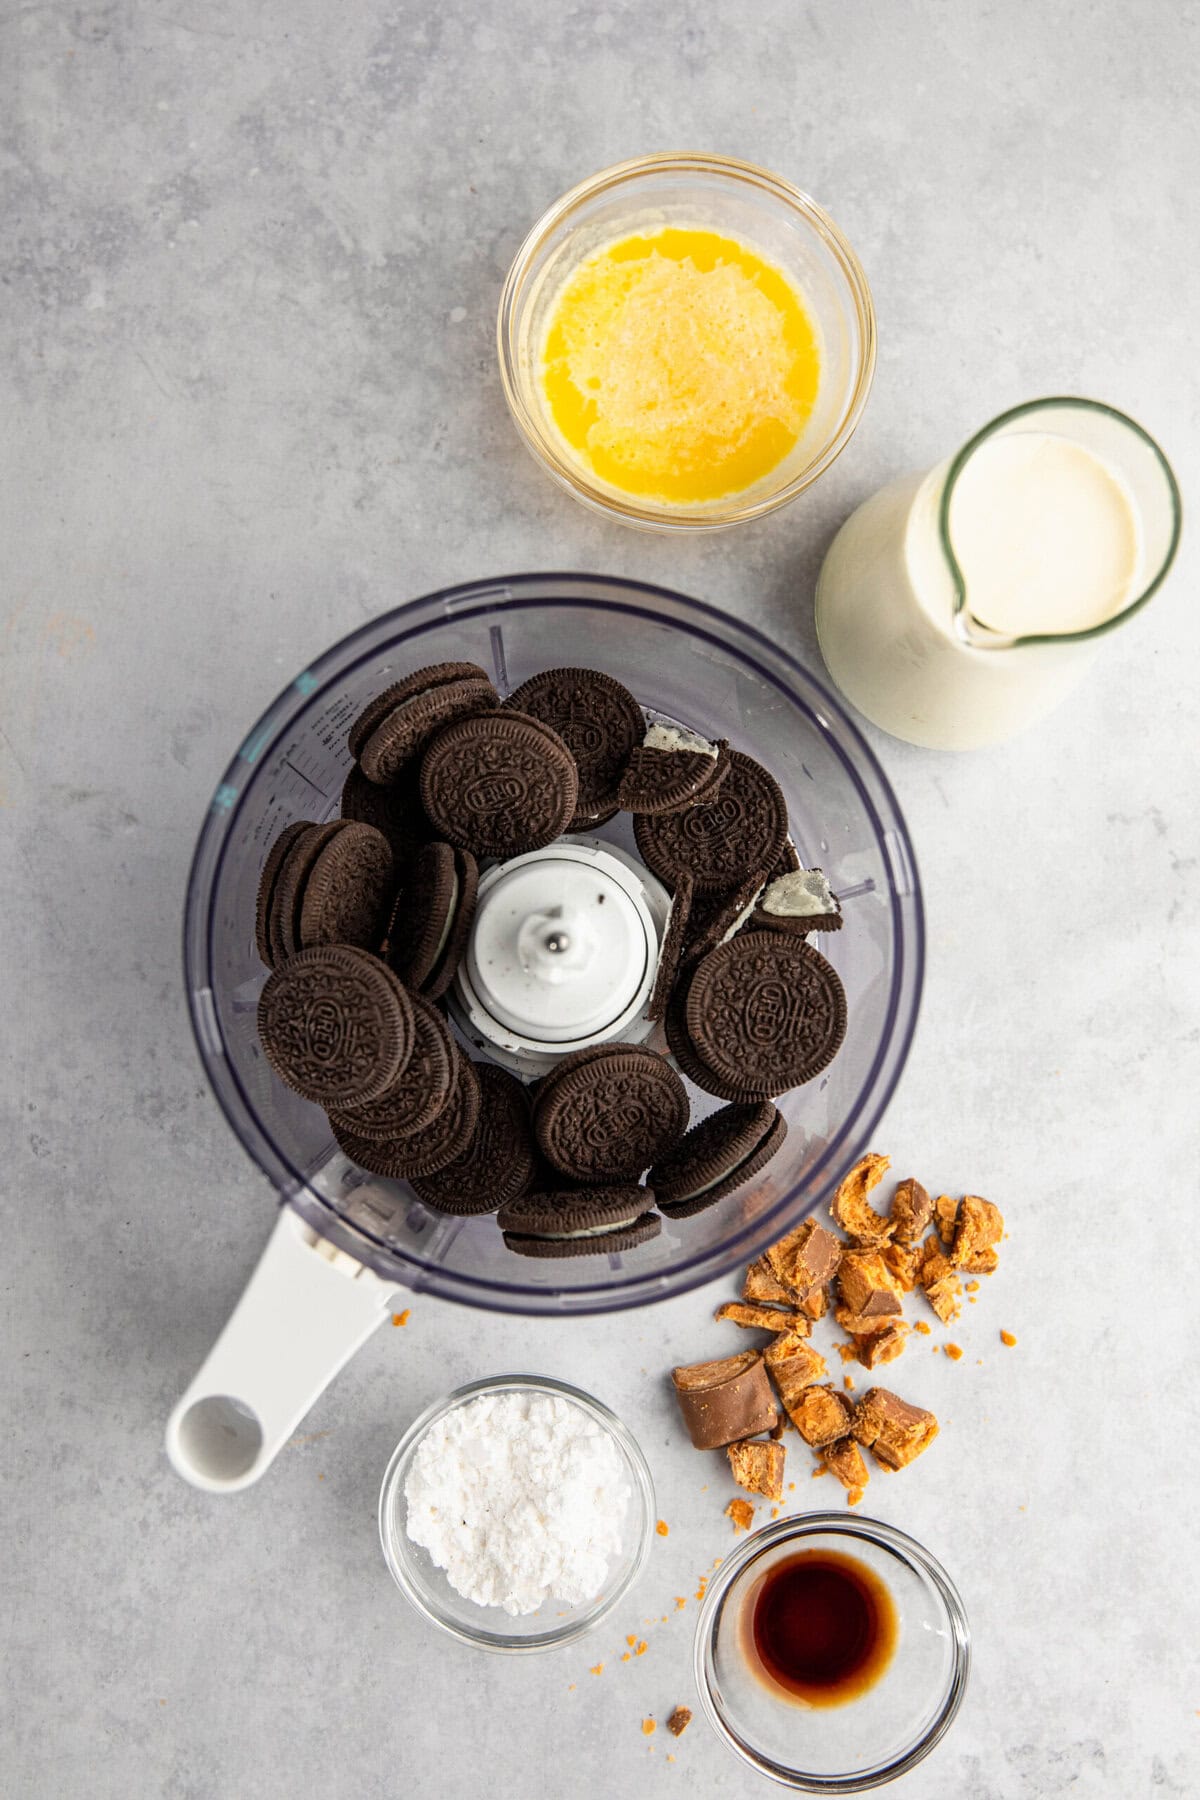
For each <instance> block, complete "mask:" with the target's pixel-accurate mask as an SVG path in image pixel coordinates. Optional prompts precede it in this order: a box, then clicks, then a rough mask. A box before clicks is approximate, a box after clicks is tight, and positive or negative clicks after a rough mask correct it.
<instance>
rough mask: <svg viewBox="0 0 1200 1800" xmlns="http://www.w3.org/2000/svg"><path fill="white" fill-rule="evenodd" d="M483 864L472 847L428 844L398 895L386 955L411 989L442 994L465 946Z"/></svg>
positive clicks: (433, 995)
mask: <svg viewBox="0 0 1200 1800" xmlns="http://www.w3.org/2000/svg"><path fill="white" fill-rule="evenodd" d="M478 888H479V866H478V864H477V863H476V861H475V858H474V857H473V856H472V855H471V852H470V851H469V850H456V849H455V848H454V847H453V845H452V844H444V843H442V842H440V841H439V842H437V843H433V844H425V845H424V846H423V847H422V848H421V849H420V850H419V851H418V852H417V855H416V857H415V858H414V859H413V862H412V864H411V865H410V867H409V869H408V871H407V872H406V874H405V876H404V879H403V881H402V883H401V886H400V891H399V893H398V894H397V895H396V903H395V906H394V907H393V909H392V917H391V922H390V924H389V925H388V931H387V960H388V963H389V965H390V967H391V968H393V969H394V970H395V971H396V974H397V975H399V977H400V979H401V980H402V981H403V982H404V983H405V985H406V986H407V987H409V988H414V989H417V990H419V991H420V992H421V993H423V994H425V995H427V996H428V998H429V999H431V1000H436V999H437V998H438V996H439V995H441V994H444V993H445V991H446V989H447V988H448V987H449V986H450V983H451V982H452V981H453V979H454V973H455V970H456V969H457V968H458V965H459V961H460V960H461V958H462V953H463V950H464V949H465V948H466V942H467V936H468V934H469V932H470V929H471V921H472V919H473V918H474V916H475V896H476V893H477V892H478Z"/></svg>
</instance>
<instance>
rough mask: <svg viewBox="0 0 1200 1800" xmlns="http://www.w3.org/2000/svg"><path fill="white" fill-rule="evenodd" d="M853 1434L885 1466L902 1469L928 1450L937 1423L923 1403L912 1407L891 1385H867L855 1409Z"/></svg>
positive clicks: (935, 1431)
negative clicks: (871, 1386) (873, 1386)
mask: <svg viewBox="0 0 1200 1800" xmlns="http://www.w3.org/2000/svg"><path fill="white" fill-rule="evenodd" d="M850 1429H851V1433H852V1435H853V1436H854V1437H856V1438H857V1439H858V1441H859V1443H860V1444H865V1445H866V1447H867V1448H868V1449H869V1450H870V1452H871V1454H872V1456H873V1457H874V1458H875V1461H876V1462H877V1463H878V1464H879V1465H880V1467H881V1468H884V1469H903V1468H905V1467H906V1466H907V1465H908V1464H909V1463H910V1462H912V1461H913V1460H914V1458H916V1457H918V1456H920V1454H921V1452H922V1450H927V1449H928V1448H929V1445H930V1444H932V1442H933V1440H934V1438H935V1437H936V1436H937V1433H938V1422H937V1420H936V1418H935V1417H934V1415H933V1414H932V1413H931V1412H926V1410H925V1408H924V1407H923V1406H910V1405H909V1403H908V1401H907V1400H901V1398H900V1396H899V1394H893V1393H892V1391H891V1389H890V1388H868V1390H867V1392H866V1393H865V1394H864V1395H863V1397H862V1399H861V1400H860V1401H859V1403H858V1405H857V1406H856V1407H855V1409H854V1420H853V1423H852V1425H851V1427H850Z"/></svg>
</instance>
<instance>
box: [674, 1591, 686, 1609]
mask: <svg viewBox="0 0 1200 1800" xmlns="http://www.w3.org/2000/svg"><path fill="white" fill-rule="evenodd" d="M686 1605H687V1595H686V1594H676V1596H675V1606H676V1610H677V1611H678V1612H682V1611H683V1609H684V1607H685V1606H686Z"/></svg>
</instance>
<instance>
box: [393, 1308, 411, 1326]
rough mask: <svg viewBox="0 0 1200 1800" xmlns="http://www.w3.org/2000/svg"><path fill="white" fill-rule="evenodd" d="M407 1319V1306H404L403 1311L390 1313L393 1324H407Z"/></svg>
mask: <svg viewBox="0 0 1200 1800" xmlns="http://www.w3.org/2000/svg"><path fill="white" fill-rule="evenodd" d="M408 1320H409V1309H408V1307H407V1306H406V1307H405V1309H404V1311H403V1312H398V1313H393V1314H392V1324H393V1325H407V1324H408Z"/></svg>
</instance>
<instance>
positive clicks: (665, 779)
mask: <svg viewBox="0 0 1200 1800" xmlns="http://www.w3.org/2000/svg"><path fill="white" fill-rule="evenodd" d="M728 773H729V746H728V744H727V743H726V742H725V741H724V739H723V738H722V739H718V741H717V742H716V743H709V741H708V739H707V738H702V737H700V736H699V735H698V734H697V733H696V732H694V731H687V730H685V729H684V727H683V726H681V725H651V727H650V729H649V730H648V731H647V732H646V734H645V736H644V738H643V739H642V741H641V743H640V744H638V745H636V746H635V748H634V749H633V750H632V751H631V752H630V755H629V761H628V762H627V763H626V765H625V770H624V773H623V774H622V776H621V781H620V785H619V786H618V788H617V798H618V800H619V801H620V804H621V805H622V806H623V807H624V809H625V811H626V812H631V813H672V812H678V811H679V810H680V808H681V807H684V806H692V805H694V804H695V803H696V801H698V800H701V799H705V800H708V799H711V798H712V797H713V795H714V794H715V793H716V790H717V788H718V787H719V786H720V784H721V782H722V781H724V779H725V777H726V775H727V774H728Z"/></svg>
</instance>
